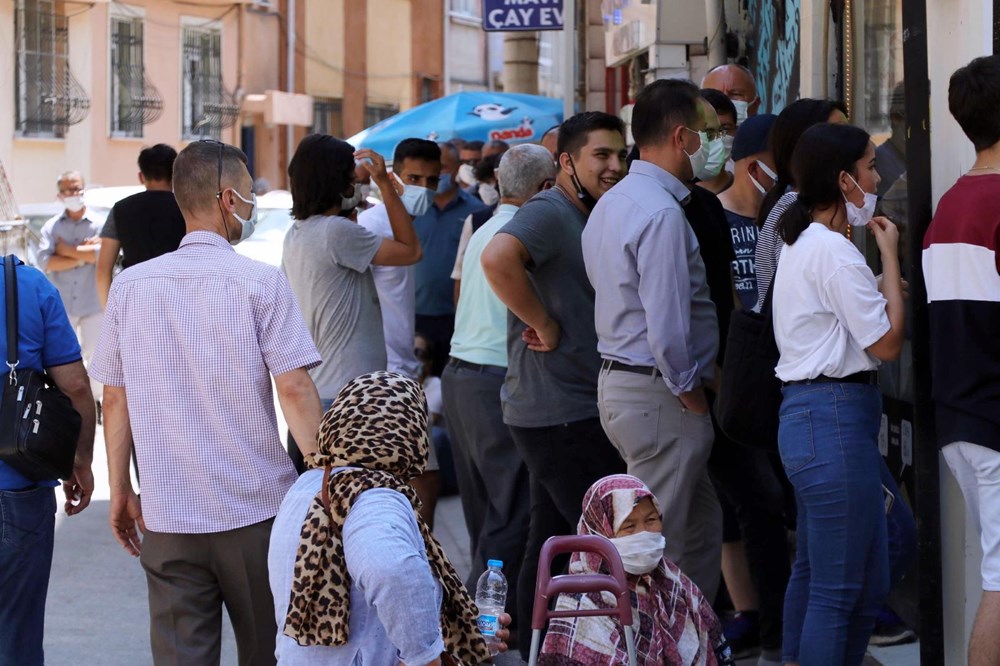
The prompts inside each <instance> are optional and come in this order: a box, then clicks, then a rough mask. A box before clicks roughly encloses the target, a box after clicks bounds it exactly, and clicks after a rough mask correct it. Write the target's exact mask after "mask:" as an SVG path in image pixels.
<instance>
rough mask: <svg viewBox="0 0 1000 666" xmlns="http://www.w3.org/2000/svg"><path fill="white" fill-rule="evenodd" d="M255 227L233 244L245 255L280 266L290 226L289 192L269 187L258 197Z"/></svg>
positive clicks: (290, 196) (290, 205) (290, 194)
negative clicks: (242, 239)
mask: <svg viewBox="0 0 1000 666" xmlns="http://www.w3.org/2000/svg"><path fill="white" fill-rule="evenodd" d="M257 209H258V210H257V226H256V227H255V228H254V232H253V236H250V238H248V239H246V240H245V241H243V242H242V243H240V244H239V245H237V246H236V251H237V252H239V253H240V254H242V255H243V256H244V257H249V258H251V259H256V260H257V261H261V262H263V263H265V264H270V265H271V266H281V252H282V248H284V245H285V234H287V233H288V230H289V229H290V228H291V226H292V222H293V221H294V220H292V193H291V192H288V191H287V190H271V191H270V192H268V193H266V194H261V195H260V196H258V197H257Z"/></svg>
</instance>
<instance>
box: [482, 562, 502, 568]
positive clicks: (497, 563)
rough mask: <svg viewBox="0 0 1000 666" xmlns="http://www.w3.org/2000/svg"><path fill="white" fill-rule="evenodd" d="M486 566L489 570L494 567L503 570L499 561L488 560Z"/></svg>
mask: <svg viewBox="0 0 1000 666" xmlns="http://www.w3.org/2000/svg"><path fill="white" fill-rule="evenodd" d="M486 566H488V567H490V568H493V567H496V568H497V569H503V562H502V561H501V560H490V561H489V562H487V563H486Z"/></svg>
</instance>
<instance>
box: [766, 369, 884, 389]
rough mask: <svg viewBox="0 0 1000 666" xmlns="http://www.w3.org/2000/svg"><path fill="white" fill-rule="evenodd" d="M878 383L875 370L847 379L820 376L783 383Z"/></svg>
mask: <svg viewBox="0 0 1000 666" xmlns="http://www.w3.org/2000/svg"><path fill="white" fill-rule="evenodd" d="M877 383H878V373H877V372H875V371H874V370H863V371H861V372H855V373H854V374H853V375H847V376H846V377H827V376H826V375H820V376H819V377H814V378H813V379H798V380H795V381H791V382H782V383H781V385H782V386H798V385H800V384H877Z"/></svg>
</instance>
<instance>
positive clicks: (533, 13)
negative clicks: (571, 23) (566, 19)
mask: <svg viewBox="0 0 1000 666" xmlns="http://www.w3.org/2000/svg"><path fill="white" fill-rule="evenodd" d="M562 28H563V0H483V30H485V31H486V32H515V31H518V30H562Z"/></svg>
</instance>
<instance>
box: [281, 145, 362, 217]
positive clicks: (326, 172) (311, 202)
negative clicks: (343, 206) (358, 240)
mask: <svg viewBox="0 0 1000 666" xmlns="http://www.w3.org/2000/svg"><path fill="white" fill-rule="evenodd" d="M353 175H354V146H352V145H351V144H349V143H347V142H346V141H341V140H340V139H335V138H333V137H332V136H330V135H328V134H310V135H309V136H307V137H305V138H304V139H302V141H301V142H299V147H298V148H296V149H295V155H293V156H292V161H291V162H289V163H288V180H289V182H290V184H291V188H290V189H291V190H292V217H294V218H295V219H296V220H304V219H306V218H308V217H311V216H313V215H322V214H323V213H324V212H326V211H328V210H329V209H330V208H332V207H334V206H340V198H341V197H342V196H344V193H345V191H346V190H347V188H348V186H349V185H350V184H351V178H352V176H353Z"/></svg>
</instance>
